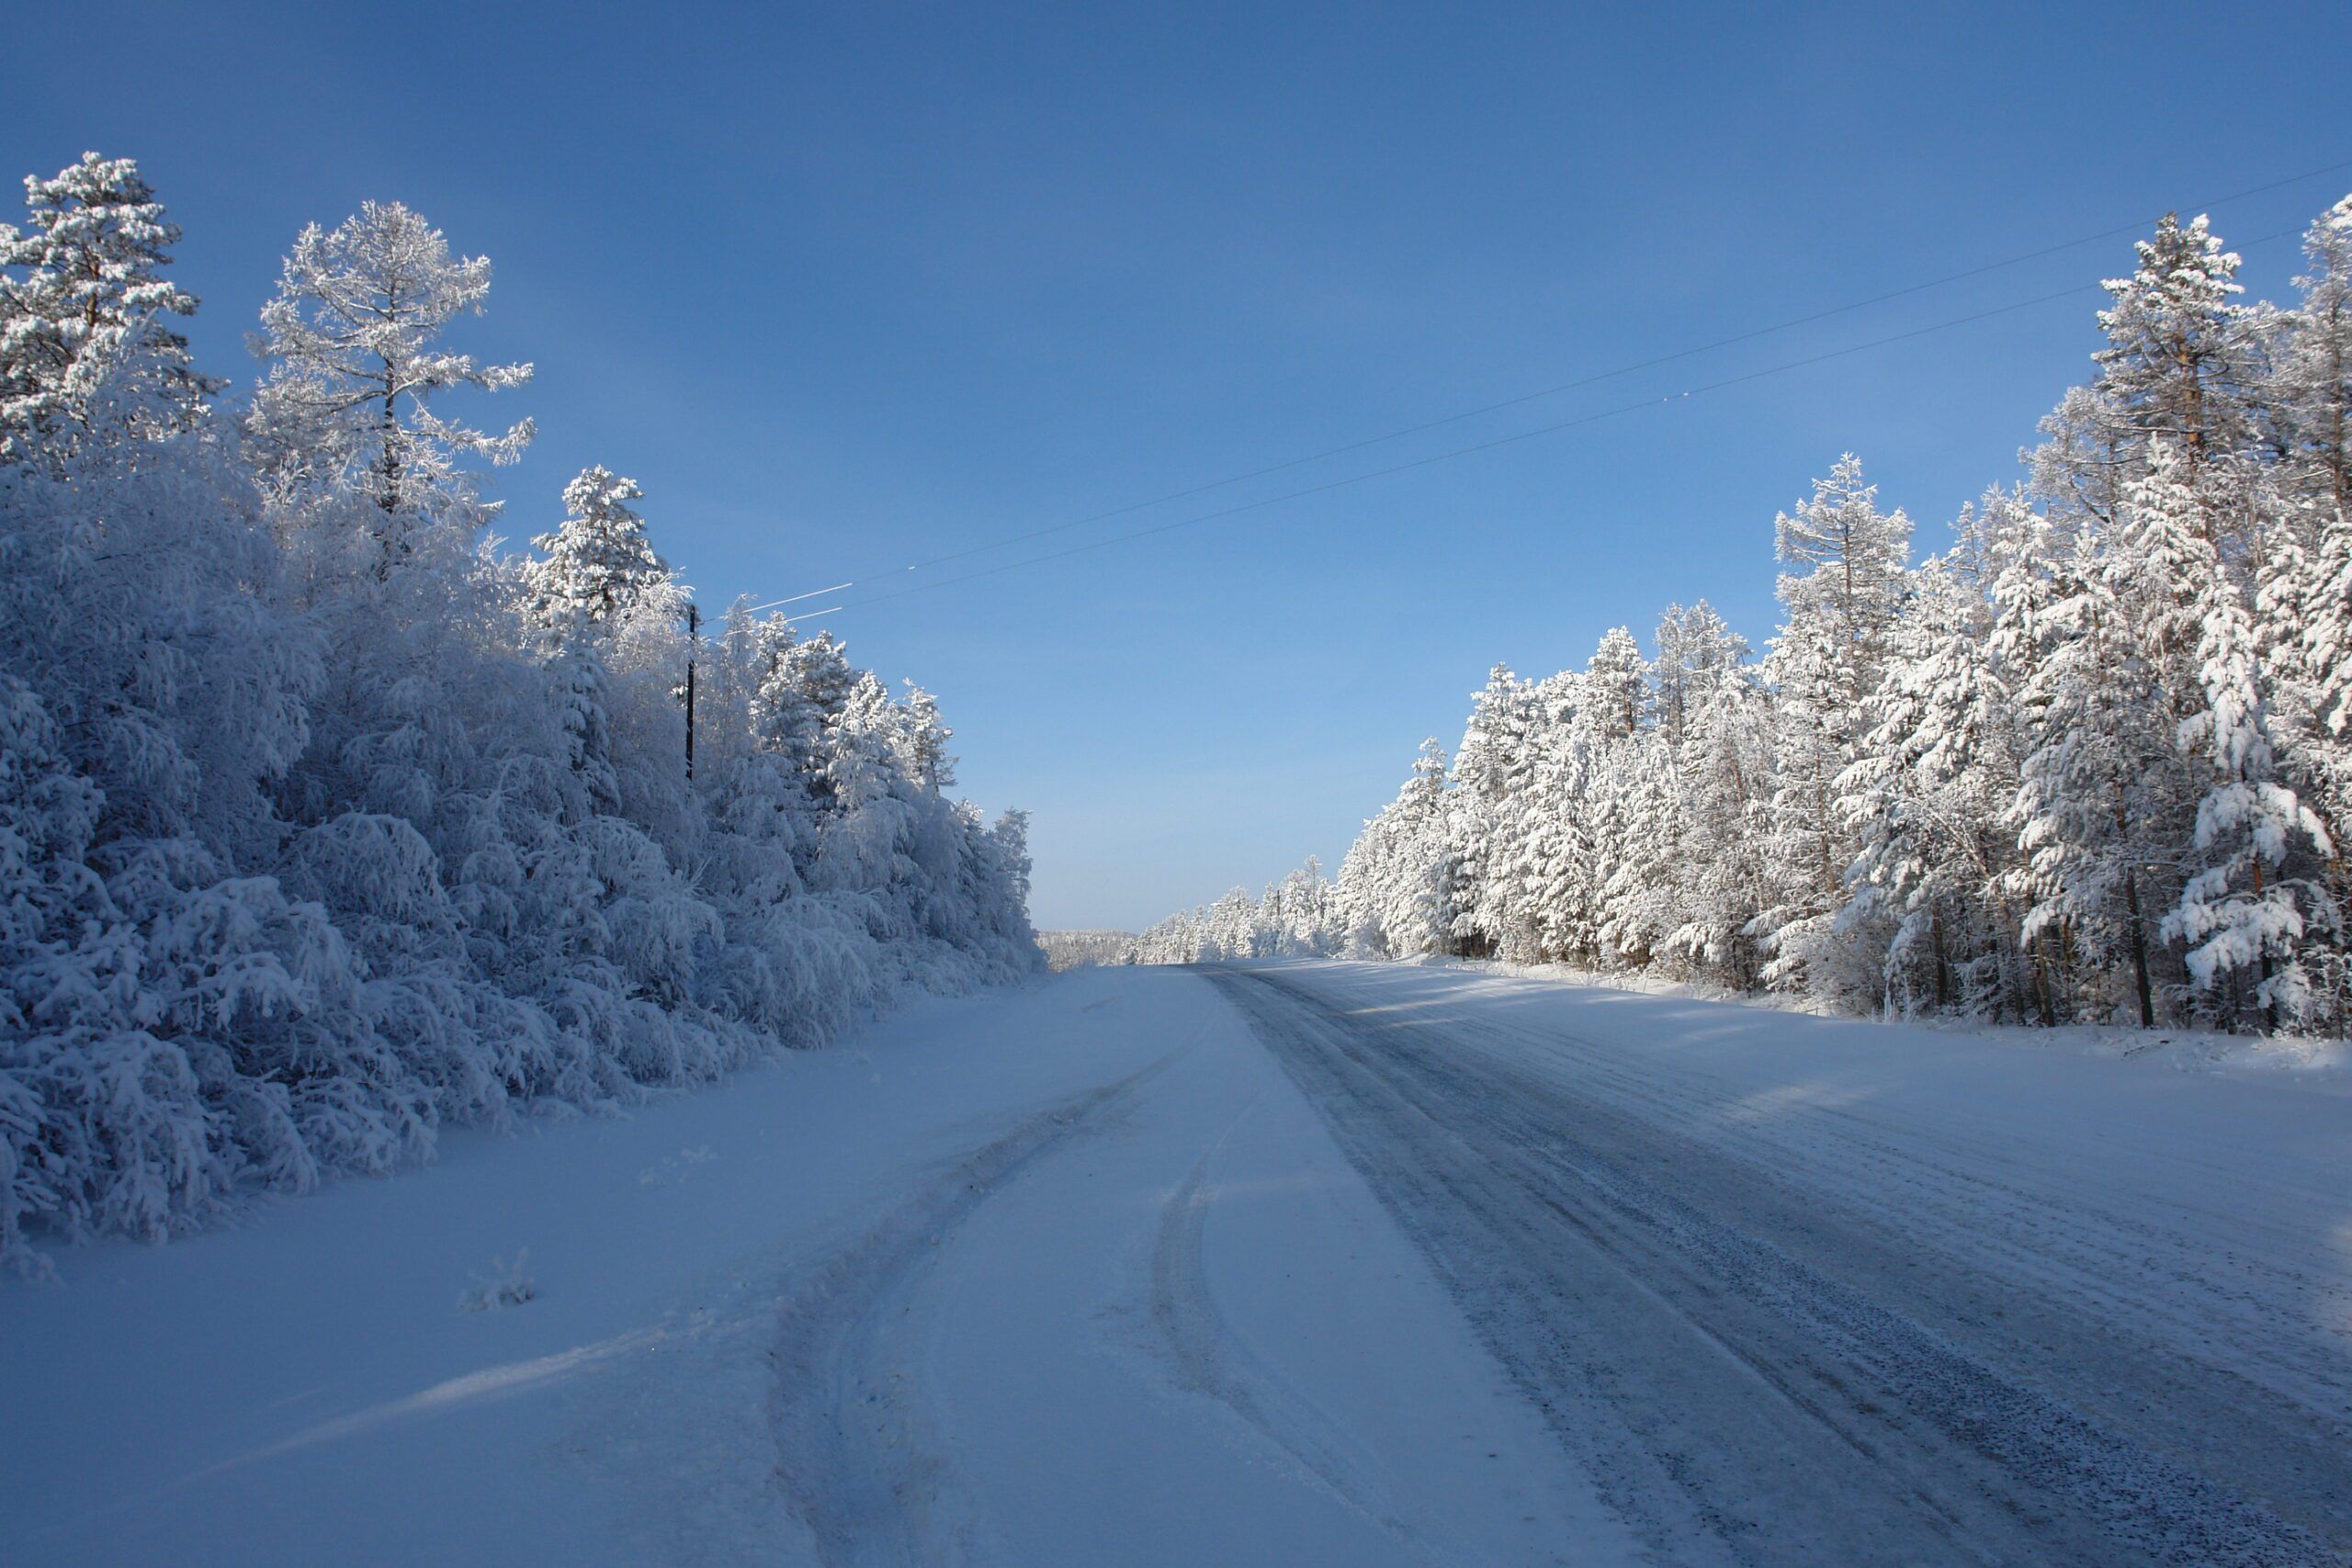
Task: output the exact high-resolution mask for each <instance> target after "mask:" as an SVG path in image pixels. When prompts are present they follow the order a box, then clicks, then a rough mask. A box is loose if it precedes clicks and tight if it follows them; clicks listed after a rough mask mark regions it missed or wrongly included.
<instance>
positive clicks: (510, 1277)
mask: <svg viewBox="0 0 2352 1568" xmlns="http://www.w3.org/2000/svg"><path fill="white" fill-rule="evenodd" d="M530 1261H531V1249H530V1248H529V1247H524V1248H523V1249H522V1250H520V1251H518V1252H516V1253H515V1259H514V1261H513V1262H511V1263H510V1262H508V1261H507V1260H506V1259H505V1258H492V1259H491V1260H490V1272H489V1273H487V1274H476V1275H474V1276H473V1277H472V1278H473V1283H472V1284H470V1285H468V1286H467V1287H466V1288H465V1289H464V1290H463V1291H461V1292H458V1311H459V1312H496V1311H498V1310H499V1309H500V1308H501V1307H511V1306H521V1305H522V1304H523V1303H525V1302H527V1301H533V1300H536V1299H537V1296H538V1293H539V1287H538V1282H537V1280H533V1279H532V1278H531V1276H530V1273H529V1271H528V1266H529V1264H530Z"/></svg>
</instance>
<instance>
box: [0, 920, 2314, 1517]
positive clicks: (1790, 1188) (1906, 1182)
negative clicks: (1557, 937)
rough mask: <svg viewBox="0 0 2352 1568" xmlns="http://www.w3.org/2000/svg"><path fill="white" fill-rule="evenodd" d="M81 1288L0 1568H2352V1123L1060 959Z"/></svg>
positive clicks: (1806, 1030) (38, 1324) (103, 1254)
mask: <svg viewBox="0 0 2352 1568" xmlns="http://www.w3.org/2000/svg"><path fill="white" fill-rule="evenodd" d="M517 1247H527V1248H529V1258H528V1261H527V1263H526V1272H527V1273H528V1274H529V1275H530V1276H531V1278H532V1279H533V1280H534V1281H535V1283H536V1285H537V1295H536V1297H535V1298H534V1299H532V1300H531V1301H529V1302H527V1303H524V1304H522V1305H519V1306H514V1307H509V1308H505V1309H503V1310H500V1311H495V1312H488V1313H460V1312H458V1310H456V1303H457V1300H458V1295H459V1293H460V1292H462V1291H463V1290H464V1289H466V1288H467V1287H468V1285H469V1279H470V1277H472V1276H475V1275H486V1274H488V1273H489V1271H490V1265H491V1261H492V1258H493V1257H507V1258H511V1257H512V1255H513V1254H514V1252H515V1249H516V1248H517ZM56 1262H57V1272H58V1276H59V1280H58V1281H57V1282H54V1283H49V1284H33V1285H28V1284H23V1283H10V1284H6V1285H5V1286H0V1563H9V1564H14V1563H19V1562H22V1563H43V1564H50V1563H59V1564H64V1563H101V1562H103V1563H165V1562H207V1563H209V1562H223V1563H276V1562H285V1563H314V1562H337V1563H372V1562H384V1563H391V1562H444V1563H471V1562H483V1563H499V1564H515V1563H537V1562H551V1563H553V1562H560V1563H565V1564H572V1563H639V1562H692V1563H732V1562H785V1563H799V1562H809V1563H914V1562H981V1563H1005V1564H1031V1563H1103V1562H1132V1563H1170V1564H1175V1563H1207V1562H1217V1563H1269V1564H1272V1563H1284V1564H1288V1563H1333V1564H1338V1563H1349V1564H1356V1563H1387V1562H1394V1563H1447V1562H1453V1563H1464V1564H1484V1563H1534V1562H1577V1563H1584V1562H1594V1563H1607V1562H1732V1563H1736V1562H1767V1563H1770V1562H1872V1563H1877V1562H2070V1563H2071V1562H2093V1563H2096V1562H2116V1563H2139V1562H2178V1563H2208V1562H2242V1563H2261V1564H2271V1563H2297V1562H2344V1561H2346V1548H2347V1546H2352V1460H2347V1458H2346V1453H2347V1451H2352V1098H2347V1097H2346V1096H2345V1095H2344V1094H2343V1093H2341V1092H2340V1091H2338V1090H2334V1089H2329V1088H2327V1087H2325V1086H2323V1085H2299V1084H2290V1083H2284V1082H2267V1081H2259V1080H2255V1079H2247V1078H2242V1077H2221V1076H2215V1075H2204V1074H2188V1073H2180V1072H2175V1071H2169V1070H2165V1069H2160V1068H2152V1067H2149V1066H2144V1065H2142V1064H2134V1063H2117V1062H2107V1061H2093V1060H2086V1059H2084V1058H2081V1057H2077V1056H2073V1055H2064V1054H2062V1053H2059V1052H2054V1051H2049V1050H2043V1049H2036V1048H2034V1047H2031V1046H2021V1045H2017V1044H2011V1043H1994V1042H1986V1041H1982V1040H1975V1039H1971V1038H1968V1037H1965V1036H1961V1035H1955V1034H1946V1033H1928V1032H1912V1031H1905V1030H1895V1029H1889V1028H1885V1027H1882V1026H1876V1025H1870V1024H1856V1023H1841V1022H1833V1021H1818V1020H1812V1019H1802V1018H1792V1017H1788V1016H1785V1015H1780V1014H1774V1013H1770V1012H1764V1011H1758V1010H1749V1009H1742V1008H1732V1007H1723V1006H1714V1005H1710V1004H1706V1003H1700V1002H1690V1001H1679V1000H1665V999H1659V998H1642V997H1634V996H1628V995H1625V994H1623V993H1614V992H1607V991H1596V990H1579V989H1574V988H1569V987H1560V986H1555V985H1548V984H1543V983H1537V982H1529V981H1514V980H1506V979H1498V978H1491V977H1484V976H1476V975H1471V974H1465V973H1462V972H1457V971H1453V970H1437V969H1419V968H1407V967H1368V966H1353V965H1343V964H1280V965H1249V966H1245V967H1240V968H1234V969H1222V970H1215V969H1213V970H1208V971H1203V972H1197V973H1187V972H1183V971H1176V970H1116V971H1087V972H1080V973H1079V974H1076V975H1073V976H1065V977H1063V978H1062V979H1060V980H1057V981H1056V982H1053V983H1051V984H1047V985H1043V986H1040V987H1035V988H1032V989H1028V990H1023V991H1015V992H1009V993H1001V994H998V995H994V996H989V997H984V998H978V999H974V1000H969V1001H960V1002H941V1003H937V1004H932V1005H927V1006H925V1007H923V1008H922V1009H919V1010H914V1011H912V1012H910V1013H907V1014H903V1015H900V1016H899V1017H898V1018H896V1019H894V1020H892V1021H888V1022H887V1023H885V1024H883V1025H880V1026H877V1027H876V1028H875V1029H873V1030H871V1031H869V1032H867V1033H866V1034H865V1036H863V1037H862V1038H861V1039H860V1040H859V1041H858V1042H857V1043H854V1044H853V1045H851V1046H847V1047H844V1048H842V1049H840V1050H836V1051H832V1052H828V1053H823V1054H820V1055H812V1056H808V1057H801V1058H795V1059H793V1060H790V1061H787V1062H786V1063H783V1064H780V1065H779V1066H776V1067H775V1068H773V1069H769V1070H765V1071H762V1072H758V1073H752V1074H747V1075H745V1076H743V1077H741V1078H739V1079H738V1080H736V1081H735V1082H734V1083H732V1084H730V1085H729V1086H727V1087H725V1088H721V1089H713V1090H709V1091H706V1092H704V1093H700V1094H697V1095H694V1096H689V1097H684V1098H681V1099H677V1100H669V1101H665V1102H662V1103H660V1104H657V1105H654V1106H651V1107H648V1108H644V1109H641V1110H639V1111H637V1112H636V1113H634V1114H633V1115H631V1116H630V1117H628V1118H627V1119H624V1120H601V1121H597V1120H591V1121H582V1122H572V1123H569V1124H563V1125H554V1126H548V1127H545V1128H542V1129H539V1130H537V1131H535V1132H533V1133H531V1134H526V1135H524V1136H521V1137H515V1138H492V1137H481V1136H468V1137H460V1138H456V1139H452V1140H450V1141H449V1143H448V1144H447V1146H446V1148H445V1153H444V1157H443V1158H442V1160H441V1162H440V1163H439V1164H438V1165H437V1166H435V1168H431V1169H429V1170H426V1171H424V1172H421V1173H415V1174H412V1175H409V1176H405V1177H402V1178H400V1179H395V1180H390V1181H383V1182H354V1183H347V1184H345V1185H343V1186H340V1187H337V1188H335V1189H334V1190H330V1191H328V1192H325V1193H323V1194H321V1195H319V1196H316V1197H313V1198H310V1199H305V1200H301V1201H294V1202H288V1203H283V1204H277V1205H272V1206H270V1207H268V1208H266V1209H264V1210H260V1211H258V1212H256V1213H255V1214H254V1215H253V1216H252V1218H251V1219H250V1221H249V1222H248V1223H246V1224H242V1225H240V1226H237V1227H235V1228H232V1229H227V1230H221V1231H216V1232H213V1233H210V1234H208V1235H200V1236H197V1237H193V1238H189V1239H187V1240H186V1241H183V1242H179V1243H175V1244H174V1245H172V1246H171V1247H164V1248H139V1247H119V1246H107V1247H87V1248H80V1249H64V1250H62V1251H60V1252H59V1253H58V1254H57V1255H56Z"/></svg>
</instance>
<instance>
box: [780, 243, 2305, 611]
mask: <svg viewBox="0 0 2352 1568" xmlns="http://www.w3.org/2000/svg"><path fill="white" fill-rule="evenodd" d="M2301 232H2302V230H2301V227H2300V226H2298V227H2296V228H2292V229H2281V230H2279V231H2277V232H2275V233H2270V234H2264V235H2261V236H2259V237H2258V238H2256V239H2252V240H2248V241H2246V242H2245V249H2247V250H2251V249H2253V248H2254V247H2255V246H2256V245H2264V244H2268V243H2272V242H2273V241H2277V240H2282V239H2285V238H2287V237H2288V236H2289V235H2290V234H2299V233H2301ZM2098 292H2100V289H2099V286H2098V285H2097V284H2076V285H2075V286H2074V287H2072V288H2061V289H2059V290H2057V291H2055V292H2054V293H2050V294H2038V295H2035V296H2034V297H2033V298H2032V299H2018V300H2015V301H2012V302H2011V303H2009V304H2007V305H1996V306H1994V307H1993V308H1992V309H1991V310H1977V311H1973V312H1972V313H1971V314H1968V315H1965V316H1954V317H1952V318H1951V320H1949V321H1937V322H1935V323H1933V324H1931V325H1928V326H1924V327H1914V328H1912V329H1910V330H1909V331H1907V332H1900V333H1889V334H1888V335H1886V336H1884V337H1877V338H1872V339H1871V340H1870V341H1869V342H1867V343H1858V344H1849V345H1848V346H1847V347H1844V348H1834V349H1830V350H1827V351H1826V352H1825V353H1821V354H1814V355H1806V356H1805V357H1804V358H1802V359H1792V360H1788V361H1785V362H1783V363H1781V364H1779V365H1770V366H1766V367H1763V368H1762V369H1759V370H1749V371H1745V372H1742V373H1741V374H1739V375H1737V376H1726V377H1724V378H1722V379H1721V380H1716V381H1708V382H1703V383H1702V384H1700V385H1698V386H1695V387H1687V388H1685V389H1682V390H1681V391H1679V392H1668V393H1667V394H1665V395H1664V396H1662V397H1656V398H1644V399H1642V400H1640V401H1638V402H1631V403H1622V404H1619V405H1618V406H1616V407H1614V408H1607V409H1601V410H1600V411H1598V412H1593V413H1587V414H1579V415H1578V416H1577V417H1576V418H1574V419H1564V420H1560V421H1557V422H1555V423H1551V424H1542V425H1537V426H1535V427H1534V428H1533V429H1531V430H1521V431H1518V432H1515V433H1513V434H1510V435H1498V436H1497V437H1495V438H1494V439H1493V440H1490V441H1480V442H1475V443H1473V444H1472V445H1470V446H1455V447H1453V448H1450V449H1448V450H1446V451H1443V452H1433V453H1430V455H1428V456H1427V457H1415V458H1412V459H1410V460H1409V461H1407V462H1402V463H1393V464H1390V465H1389V466H1388V467H1386V468H1372V469H1368V470H1366V471H1364V472H1363V473H1357V474H1350V475H1347V476H1345V477H1344V478H1341V479H1331V480H1329V481H1327V482H1325V483H1322V484H1317V485H1308V486H1306V487H1305V488H1304V489H1300V490H1294V491H1284V492H1283V493H1282V494H1280V495H1270V496H1265V497H1262V498H1261V499H1260V500H1257V501H1248V502H1240V503H1239V504H1238V505H1234V506H1227V507H1220V508H1218V509H1217V510H1216V511H1214V512H1203V513H1195V514H1193V515H1192V516H1189V517H1180V518H1176V519H1174V520H1173V521H1171V522H1167V523H1157V524H1154V525H1151V526H1150V527H1148V528H1136V529H1133V530H1130V531H1129V532H1127V533H1124V534H1114V535H1112V536H1109V537H1108V538H1103V539H1092V540H1089V541H1088V542H1087V543H1085V544H1082V545H1072V546H1070V547H1069V548H1067V549H1061V550H1055V551H1051V552H1049V553H1047V554H1046V555H1041V556H1031V557H1027V558H1023V559H1021V560H1017V561H1007V562H1006V563H1004V564H1003V565H1001V566H992V567H987V568H983V569H982V570H978V571H970V572H966V573H964V574H962V575H961V576H957V577H949V578H942V579H941V580H939V581H935V582H920V583H913V584H910V585H909V586H907V587H904V588H899V589H894V590H892V591H891V592H887V593H874V594H869V595H867V596H866V597H865V598H863V599H850V600H845V601H843V602H842V604H839V605H836V606H835V607H834V608H835V610H855V609H859V608H862V607H864V606H865V605H868V604H884V603H886V602H888V601H889V600H892V599H903V598H906V597H907V596H908V595H910V594H914V593H928V592H933V591H934V590H936V589H942V588H952V587H955V586H956V585H957V584H958V583H964V582H976V581H979V580H981V579H982V578H989V577H1000V576H1002V575H1003V574H1005V573H1007V572H1012V571H1019V570H1023V569H1025V568H1028V567H1033V566H1044V565H1046V564H1047V563H1048V562H1052V561H1057V560H1066V559H1068V558H1070V557H1072V556H1080V555H1085V554H1087V553H1088V552H1089V551H1091V550H1099V549H1104V548H1107V547H1110V546H1112V545H1122V544H1126V543H1128V542H1129V541H1131V540H1135V539H1146V538H1150V537H1152V536H1155V535H1159V534H1168V533H1173V532H1174V531H1176V530H1177V529H1179V528H1190V527H1193V526H1195V525H1199V524H1203V523H1213V522H1216V521H1218V520H1220V519H1223V518H1227V517H1238V516H1239V515H1241V514H1242V513H1249V512H1257V511H1261V510H1262V509H1263V508H1266V507H1269V506H1279V505H1281V504H1283V502H1292V501H1300V500H1304V499H1305V498H1306V497H1308V496H1314V495H1324V494H1328V493H1329V492H1330V491H1337V490H1345V489H1347V488H1349V487H1350V486H1352V485H1359V484H1363V483H1365V482H1367V481H1369V480H1372V479H1386V478H1389V477H1391V476H1392V475H1396V474H1402V473H1408V472H1410V471H1411V470H1413V469H1415V468H1430V467H1431V466H1433V465H1435V464H1438V463H1447V462H1452V461H1453V460H1454V459H1455V458H1457V457H1473V456H1475V455H1476V454H1478V453H1481V452H1491V451H1494V450H1495V449H1496V448H1498V447H1502V446H1516V445H1518V444H1519V443H1521V442H1522V441H1532V440H1534V439H1535V438H1536V437H1538V436H1543V435H1555V434H1559V433H1560V432H1562V431H1565V430H1574V429H1576V428H1577V427H1578V426H1581V425H1588V424H1598V423H1600V422H1601V421H1603V420H1608V419H1617V418H1621V417H1623V416H1624V415H1626V414H1631V413H1638V412H1641V411H1643V410H1644V409H1655V408H1660V407H1664V406H1666V405H1668V404H1672V403H1679V402H1686V401H1688V400H1691V399H1692V398H1695V397H1702V396H1703V395H1705V394H1706V393H1709V392H1719V391H1722V390H1724V389H1726V388H1731V387H1738V386H1745V385H1746V384H1747V383H1748V382H1751V381H1760V380H1763V379H1764V378H1767V377H1770V376H1780V375H1785V374H1787V373H1788V372H1790V371H1792V370H1803V369H1804V368H1806V367H1810V366H1815V365H1820V364H1824V363H1826V362H1827V361H1829V360H1833V359H1844V358H1846V357H1848V356H1849V355H1856V354H1862V353H1865V352H1867V351H1869V350H1871V349H1873V348H1884V347H1886V346H1887V345H1888V344H1897V343H1905V342H1908V341H1909V340H1911V339H1913V338H1920V337H1927V336H1929V335H1931V334H1933V333H1940V332H1949V331H1951V330H1952V329H1953V328H1955V327H1964V326H1969V325H1972V324H1973V323H1975V322H1978V321H1990V320H1991V319H1993V318H1994V317H1996V316H2007V315H2014V314H2015V313H2016V312H2018V311H2019V310H2031V309H2032V308H2033V307H2034V306H2037V305H2047V304H2050V303H2052V302H2053V301H2055V300H2059V299H2075V298H2078V297H2080V296H2082V295H2086V294H2093V293H2098ZM825 613H827V614H830V613H832V612H825Z"/></svg>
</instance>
